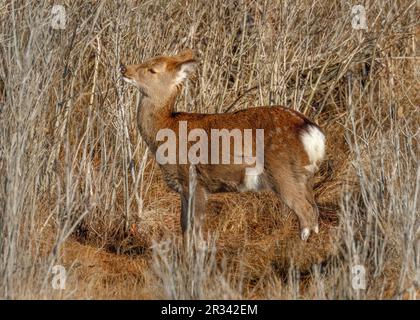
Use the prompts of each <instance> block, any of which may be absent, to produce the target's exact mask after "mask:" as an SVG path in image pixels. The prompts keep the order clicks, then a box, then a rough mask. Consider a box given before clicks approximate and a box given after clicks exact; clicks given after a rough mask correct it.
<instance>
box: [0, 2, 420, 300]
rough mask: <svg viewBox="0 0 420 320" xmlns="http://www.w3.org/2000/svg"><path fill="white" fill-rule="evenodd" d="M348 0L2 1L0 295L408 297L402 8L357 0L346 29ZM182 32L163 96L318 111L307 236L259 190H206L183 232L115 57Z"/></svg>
mask: <svg viewBox="0 0 420 320" xmlns="http://www.w3.org/2000/svg"><path fill="white" fill-rule="evenodd" d="M354 4H356V3H353V2H352V1H344V2H343V1H328V2H326V1H325V2H313V1H306V0H302V1H297V2H288V1H282V2H279V3H277V2H270V1H268V2H263V1H248V0H244V1H226V2H224V1H151V2H147V1H146V2H141V1H139V2H137V1H127V2H118V3H113V2H111V1H92V2H84V1H64V6H65V8H66V13H67V22H66V26H65V29H63V30H56V29H52V28H51V6H52V5H51V3H50V1H37V2H33V3H31V4H28V3H27V2H25V1H6V2H3V4H0V17H1V18H0V25H1V30H2V34H1V35H0V277H1V281H0V297H4V298H46V297H53V298H130V299H144V298H152V299H153V298H269V299H271V298H283V299H293V298H304V299H311V298H321V299H323V298H328V299H343V298H358V299H364V298H371V299H383V298H410V299H415V298H416V297H417V296H416V293H417V292H418V283H419V278H418V277H419V264H420V261H419V257H420V252H419V247H420V246H419V241H420V239H419V237H420V236H419V210H418V193H419V185H420V181H419V180H420V173H419V172H420V171H419V165H418V127H419V126H418V123H419V115H418V112H419V105H420V98H419V96H418V92H419V89H420V88H419V65H418V43H417V42H416V41H417V38H416V37H418V21H419V19H418V17H419V12H418V10H419V9H418V8H416V2H415V1H410V0H399V1H385V0H384V1H365V3H364V5H365V8H366V14H367V22H368V29H367V30H355V29H353V28H352V27H351V20H352V16H351V8H352V6H353V5H354ZM416 32H417V33H416ZM185 47H192V48H194V49H195V50H196V52H197V53H198V57H199V61H200V63H199V66H198V68H197V71H196V73H195V75H196V77H195V79H193V80H192V81H190V82H188V83H187V85H186V88H185V90H184V94H183V95H182V98H181V99H179V101H178V103H177V109H178V110H179V111H189V112H191V111H195V112H204V113H209V112H225V111H227V110H228V109H229V110H230V111H233V110H240V109H246V108H249V107H252V106H257V105H286V106H290V107H292V108H293V109H295V110H298V111H300V112H302V113H303V114H305V115H306V116H308V117H309V118H311V119H314V120H315V121H316V122H317V123H318V124H320V126H321V127H322V128H323V129H324V131H325V133H326V136H327V157H326V158H327V159H326V160H325V161H324V163H323V164H322V166H321V168H320V172H319V173H318V174H317V176H316V182H315V197H316V201H317V204H318V206H319V208H320V234H319V235H313V236H311V238H310V239H309V241H308V242H302V241H301V240H300V238H299V233H298V223H297V219H296V218H295V216H294V215H293V214H292V213H291V211H290V210H288V209H287V208H286V207H285V206H284V205H283V204H282V203H281V202H280V201H278V200H277V199H275V198H274V197H273V196H272V195H270V194H265V193H262V194H254V193H247V194H245V195H244V194H225V195H216V196H213V197H211V198H210V203H209V205H208V208H207V214H206V218H205V222H204V226H203V232H202V236H199V237H198V238H197V239H195V241H193V242H192V243H191V250H190V251H188V252H189V253H188V254H185V252H183V251H181V247H182V246H180V226H179V212H180V203H179V200H178V197H177V195H176V194H175V193H172V192H171V191H170V190H169V189H168V188H167V187H166V185H165V183H164V182H163V181H162V177H161V175H160V172H159V170H158V169H157V166H156V164H155V163H154V160H153V158H151V157H150V156H149V154H148V151H147V149H146V147H145V144H144V142H143V141H142V139H141V137H140V136H139V134H138V132H137V130H136V124H135V120H134V119H135V108H136V100H137V99H138V93H137V92H136V91H135V90H134V89H131V88H127V86H123V85H122V82H121V79H120V78H119V70H118V68H119V65H120V62H121V61H124V62H127V63H137V62H139V61H143V60H145V59H146V58H148V57H151V56H155V55H157V54H173V53H175V52H178V51H180V50H181V49H183V48H185ZM210 107H211V109H210ZM57 264H61V265H63V266H64V267H65V268H66V270H67V274H68V279H67V282H66V289H65V290H54V289H53V288H52V286H51V279H52V276H53V274H52V267H53V266H54V265H57ZM355 264H361V265H363V266H365V268H366V280H367V283H366V289H365V290H354V289H353V288H352V285H351V284H352V275H351V268H352V267H353V266H354V265H355ZM193 280H194V281H193Z"/></svg>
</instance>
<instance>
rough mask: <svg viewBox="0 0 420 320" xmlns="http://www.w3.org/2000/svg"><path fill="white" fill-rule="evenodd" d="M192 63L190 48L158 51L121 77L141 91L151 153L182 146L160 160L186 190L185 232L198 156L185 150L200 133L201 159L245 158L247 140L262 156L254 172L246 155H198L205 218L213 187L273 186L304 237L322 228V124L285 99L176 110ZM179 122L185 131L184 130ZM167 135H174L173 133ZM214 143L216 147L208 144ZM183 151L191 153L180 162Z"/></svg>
mask: <svg viewBox="0 0 420 320" xmlns="http://www.w3.org/2000/svg"><path fill="white" fill-rule="evenodd" d="M195 64H196V60H195V58H194V56H193V53H192V51H191V50H186V51H184V52H181V53H179V54H178V55H175V56H159V57H155V58H153V59H150V60H148V61H146V62H143V63H141V64H136V65H129V66H124V65H121V73H122V76H123V79H124V80H125V81H126V82H128V83H130V84H133V85H134V86H135V87H137V88H138V89H139V90H140V92H141V93H142V100H141V102H140V103H139V106H138V110H137V121H138V128H139V130H140V133H141V136H142V137H143V139H144V140H145V141H146V143H147V145H148V146H149V149H150V150H151V152H152V153H153V154H154V155H155V156H156V157H158V156H159V152H160V151H161V150H160V149H161V148H162V147H163V146H164V145H165V144H166V146H165V150H166V151H167V152H168V153H169V152H170V151H171V150H172V151H173V150H174V149H171V148H175V147H176V150H178V151H179V152H177V151H175V153H176V155H175V159H177V160H176V161H175V162H171V163H168V161H166V162H165V161H158V162H159V165H160V168H161V170H162V173H163V177H164V179H165V181H166V182H167V184H168V185H169V187H170V188H172V189H173V190H174V191H176V192H178V193H179V194H180V196H181V227H182V231H183V234H184V235H185V234H186V231H187V230H188V229H189V225H190V223H191V221H189V220H188V198H189V194H188V192H189V191H188V190H189V164H191V163H193V161H191V158H189V157H186V152H187V151H186V147H188V146H189V147H191V146H192V144H193V143H192V142H194V141H196V140H197V138H200V139H199V141H198V142H197V141H196V146H195V149H194V150H195V151H198V150H199V151H200V156H199V159H201V160H203V159H204V160H206V159H207V160H208V159H210V158H211V157H212V156H214V155H211V154H210V153H211V151H215V152H220V151H222V157H224V156H226V153H227V156H228V157H230V159H232V158H234V159H242V160H244V159H245V158H246V157H249V156H250V155H249V154H248V153H246V152H245V149H246V148H247V147H248V148H251V149H252V152H255V153H257V152H256V151H258V150H257V149H258V147H259V146H260V147H261V149H262V150H263V154H262V155H263V161H264V163H263V166H262V168H261V170H259V171H258V172H255V171H254V172H253V173H250V171H248V169H250V168H251V165H250V164H249V162H247V161H242V162H240V161H231V162H229V163H226V162H224V163H221V164H220V163H218V162H216V163H215V162H212V163H209V162H207V163H203V162H205V161H201V162H198V163H197V161H195V162H194V164H196V172H197V185H196V189H195V202H194V203H195V204H194V206H195V207H194V209H195V210H194V212H195V215H196V218H197V217H198V218H200V219H201V216H202V214H203V213H204V211H205V206H206V201H207V195H208V194H209V193H217V192H243V191H258V190H264V189H269V190H272V191H273V192H275V193H276V194H277V195H278V196H279V197H280V198H281V199H282V200H283V202H284V203H285V204H286V205H287V206H288V207H289V208H290V209H292V210H293V211H294V212H295V213H296V215H297V217H298V219H299V223H300V228H301V233H300V235H301V238H302V240H307V239H308V237H309V235H310V231H311V230H313V231H314V232H315V233H318V209H317V206H316V204H315V200H314V194H313V183H312V180H313V176H314V173H315V172H316V170H317V169H318V165H319V163H320V162H321V161H322V159H323V157H324V153H325V136H324V134H323V133H322V131H321V129H320V128H319V127H318V126H317V125H316V124H314V123H313V122H312V121H310V120H308V119H307V118H306V117H305V116H304V115H303V114H301V113H299V112H297V111H294V110H292V109H288V108H285V107H281V106H276V107H256V108H250V109H247V110H241V111H237V112H233V113H224V114H202V113H185V112H175V111H174V107H175V102H176V99H177V97H178V96H179V94H180V91H181V87H182V84H183V82H184V81H185V79H186V78H187V77H188V75H189V74H190V73H191V71H192V70H193V69H194V66H195ZM182 126H183V127H184V129H185V130H186V132H187V133H188V136H187V137H186V136H185V134H182V130H181V127H182ZM216 129H218V130H220V131H219V135H215V134H213V133H214V132H215V130H216ZM223 129H225V130H223ZM246 129H249V130H252V133H253V135H252V139H251V141H249V139H248V141H246V143H248V144H251V145H252V146H251V147H250V146H249V145H244V148H242V140H241V141H239V143H240V147H238V145H237V144H236V146H235V145H234V143H235V142H237V141H235V140H234V141H232V139H230V138H231V137H233V138H235V134H234V133H237V132H242V131H245V130H246ZM257 129H263V130H264V131H263V138H262V139H260V140H258V139H257V136H258V134H257ZM162 130H163V131H162ZM162 132H173V136H174V137H175V138H176V141H175V142H171V143H169V142H168V141H166V142H164V141H162V140H163V139H162ZM193 132H194V134H192V133H193ZM220 132H222V134H220ZM197 133H198V134H197ZM191 134H192V137H191ZM182 136H184V137H182ZM166 137H167V138H168V139H169V138H170V135H166ZM203 137H204V138H205V137H210V138H209V141H204V140H205V139H204V138H203ZM248 137H249V136H248ZM220 138H222V139H223V141H225V142H226V141H227V145H226V144H225V145H224V146H223V144H222V146H220V144H219V142H220V141H219V140H220ZM225 138H227V139H228V140H225ZM185 140H187V141H185ZM223 141H222V143H223ZM232 142H233V143H232ZM170 144H171V145H170ZM197 145H198V147H197ZM209 145H211V148H210V149H211V150H208V149H209V148H206V147H207V146H209ZM233 147H234V148H233ZM203 150H204V151H203ZM190 151H191V149H190ZM192 154H194V152H192ZM188 156H190V152H189V153H188ZM257 156H258V155H257ZM160 157H162V154H160ZM182 158H184V159H185V158H188V159H187V161H181V160H182ZM217 158H218V156H217ZM211 159H212V160H213V159H214V158H211ZM166 160H167V159H166Z"/></svg>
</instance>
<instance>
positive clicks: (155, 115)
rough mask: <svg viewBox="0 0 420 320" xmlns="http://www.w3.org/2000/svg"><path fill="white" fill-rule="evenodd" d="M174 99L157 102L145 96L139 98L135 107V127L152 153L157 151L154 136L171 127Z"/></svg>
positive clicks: (169, 98) (173, 97)
mask: <svg viewBox="0 0 420 320" xmlns="http://www.w3.org/2000/svg"><path fill="white" fill-rule="evenodd" d="M176 99H177V95H172V96H170V97H168V98H167V99H162V100H157V101H156V100H153V99H151V98H149V97H146V96H144V97H141V98H140V101H139V104H138V107H137V125H138V129H139V131H140V135H141V136H142V138H143V140H144V141H145V142H146V143H147V145H148V147H149V149H151V151H152V152H155V150H156V149H157V141H156V135H157V133H158V132H159V130H161V129H171V128H172V127H173V122H174V118H173V112H174V108H175V102H176Z"/></svg>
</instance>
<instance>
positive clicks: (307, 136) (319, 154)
mask: <svg viewBox="0 0 420 320" xmlns="http://www.w3.org/2000/svg"><path fill="white" fill-rule="evenodd" d="M301 139H302V143H303V147H304V149H305V151H306V153H307V155H308V157H309V162H310V164H309V165H307V166H305V169H307V170H308V171H312V172H314V171H315V170H316V169H317V168H318V165H317V164H318V162H320V161H321V160H322V159H323V158H324V156H325V136H324V134H323V133H322V132H321V130H319V129H318V128H317V127H315V126H312V125H310V126H309V128H308V129H307V130H306V131H305V132H304V133H303V134H302V136H301Z"/></svg>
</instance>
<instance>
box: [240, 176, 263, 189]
mask: <svg viewBox="0 0 420 320" xmlns="http://www.w3.org/2000/svg"><path fill="white" fill-rule="evenodd" d="M259 177H260V176H259V175H258V174H245V177H244V185H243V186H242V188H241V189H242V191H257V190H258V188H259V185H260V181H259Z"/></svg>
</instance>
